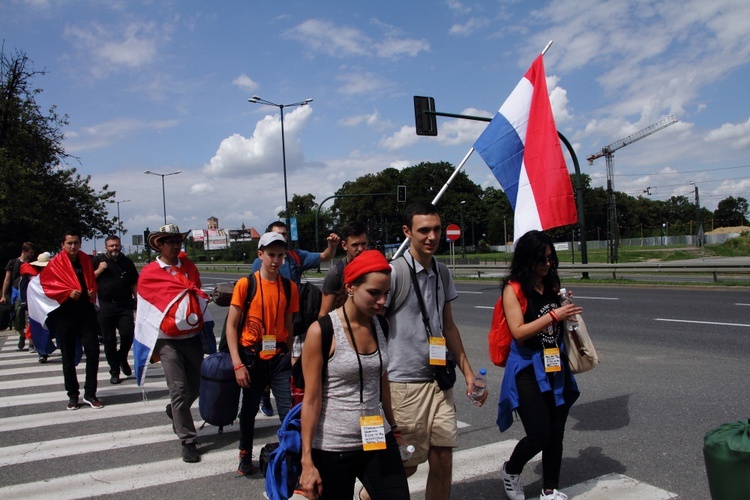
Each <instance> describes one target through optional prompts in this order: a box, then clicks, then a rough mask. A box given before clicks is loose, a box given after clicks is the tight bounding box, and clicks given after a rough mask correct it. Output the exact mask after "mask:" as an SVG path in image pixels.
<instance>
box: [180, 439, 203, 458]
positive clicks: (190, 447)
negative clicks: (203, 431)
mask: <svg viewBox="0 0 750 500" xmlns="http://www.w3.org/2000/svg"><path fill="white" fill-rule="evenodd" d="M182 461H183V462H188V463H195V462H200V461H201V454H200V452H199V451H198V447H197V446H195V443H190V444H183V445H182Z"/></svg>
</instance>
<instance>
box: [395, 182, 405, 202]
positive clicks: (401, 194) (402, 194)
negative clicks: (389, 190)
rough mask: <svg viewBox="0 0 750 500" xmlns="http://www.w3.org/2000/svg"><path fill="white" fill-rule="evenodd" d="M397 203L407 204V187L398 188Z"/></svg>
mask: <svg viewBox="0 0 750 500" xmlns="http://www.w3.org/2000/svg"><path fill="white" fill-rule="evenodd" d="M396 201H397V202H399V203H406V186H398V189H397V190H396Z"/></svg>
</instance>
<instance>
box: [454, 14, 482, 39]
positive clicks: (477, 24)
mask: <svg viewBox="0 0 750 500" xmlns="http://www.w3.org/2000/svg"><path fill="white" fill-rule="evenodd" d="M488 24H489V20H488V19H486V18H483V19H479V18H476V17H472V18H470V19H469V20H467V21H466V22H465V23H463V24H454V25H453V26H451V28H450V29H449V30H448V33H449V34H451V35H463V36H468V35H471V34H473V33H474V32H475V31H476V30H478V29H479V28H482V27H484V26H487V25H488Z"/></svg>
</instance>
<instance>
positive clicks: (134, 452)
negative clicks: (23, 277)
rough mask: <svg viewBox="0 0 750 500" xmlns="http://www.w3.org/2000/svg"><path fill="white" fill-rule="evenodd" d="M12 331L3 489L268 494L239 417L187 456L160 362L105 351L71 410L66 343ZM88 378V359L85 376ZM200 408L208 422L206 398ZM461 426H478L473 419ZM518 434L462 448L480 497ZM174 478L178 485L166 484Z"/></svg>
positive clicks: (649, 493) (632, 487) (3, 494)
mask: <svg viewBox="0 0 750 500" xmlns="http://www.w3.org/2000/svg"><path fill="white" fill-rule="evenodd" d="M10 333H11V332H7V334H5V333H4V332H0V499H5V498H8V499H16V498H23V499H34V498H56V499H74V498H92V497H99V496H104V495H108V496H111V497H112V498H125V496H127V497H132V496H133V495H135V496H137V497H139V498H143V499H148V498H164V497H165V496H167V497H172V498H174V497H177V496H182V497H185V498H202V497H221V498H240V497H245V498H262V495H263V491H264V486H263V485H264V480H263V478H262V477H260V475H259V474H256V475H254V476H251V477H249V478H246V477H239V476H237V474H236V472H235V470H236V466H237V441H238V439H239V429H238V426H237V425H233V426H228V427H226V428H225V429H224V433H223V434H219V433H218V432H217V428H216V427H212V426H205V427H204V428H203V429H200V430H199V432H198V434H199V442H200V443H201V451H202V462H201V463H199V464H188V463H184V462H183V461H182V460H181V458H180V454H179V444H178V441H177V439H176V437H175V435H174V434H173V433H172V429H171V424H170V422H169V420H168V418H167V416H166V415H165V412H164V408H165V405H166V403H167V402H168V400H169V397H168V390H167V388H166V384H165V382H164V376H163V373H162V371H161V367H160V366H159V365H158V364H157V365H155V366H153V367H151V368H150V369H149V371H148V380H147V382H146V390H145V393H144V391H142V390H141V388H138V387H136V385H135V381H134V379H133V377H129V378H126V379H123V383H122V384H120V385H110V384H109V383H108V379H109V374H108V366H107V364H106V361H105V360H104V355H103V353H102V355H101V359H100V365H99V390H98V393H97V395H98V397H99V399H101V400H102V401H103V402H104V404H105V408H104V409H103V410H97V411H94V410H93V409H91V408H89V407H88V406H83V407H81V408H80V409H79V410H77V411H67V410H66V409H65V407H66V402H67V399H68V398H67V395H66V394H65V391H64V389H63V379H62V368H61V360H60V356H59V353H54V354H53V355H52V356H50V359H49V362H48V363H47V364H39V363H38V362H37V357H36V356H35V355H33V354H30V353H29V352H28V351H18V350H17V349H16V342H15V341H14V339H15V336H13V335H10ZM83 379H84V376H83V364H81V366H80V368H79V380H80V381H81V383H82V382H83ZM193 415H194V417H195V420H196V424H197V425H199V424H200V423H201V420H200V417H199V415H198V411H197V403H196V404H195V405H194V411H193ZM278 425H279V421H278V418H277V417H265V416H263V415H261V414H259V415H258V420H257V426H256V440H255V441H256V446H255V449H254V450H253V452H254V455H255V456H256V457H257V456H258V455H259V452H260V448H261V447H262V446H263V445H264V444H265V443H267V442H271V441H274V440H275V432H276V429H277V428H278ZM461 428H462V431H463V430H470V428H471V426H470V425H469V424H466V423H464V424H462V426H461ZM515 443H516V441H515V440H504V441H498V442H493V443H488V444H484V445H481V446H477V447H472V448H467V449H460V450H457V451H456V453H455V455H454V467H453V482H454V484H457V483H465V484H468V485H471V484H472V483H473V482H476V483H477V486H476V488H481V489H482V491H484V494H482V495H476V496H475V497H476V498H503V497H504V495H503V494H502V489H501V488H502V486H501V483H500V478H499V475H498V463H499V462H500V460H501V459H502V457H507V456H508V455H509V454H510V452H511V450H512V449H513V447H514V446H515ZM488 458H491V459H488ZM427 474H428V468H427V467H426V466H422V467H420V468H419V470H418V472H417V473H416V474H415V475H414V476H412V477H411V478H410V479H409V484H410V491H411V492H412V497H413V498H418V499H419V498H424V489H425V483H426V480H427ZM480 485H481V486H480ZM472 487H473V486H472ZM165 488H170V489H169V490H167V492H165ZM564 489H565V491H566V492H567V493H568V495H569V496H570V498H583V499H589V500H594V499H604V498H618V499H620V498H626V499H627V498H633V499H635V498H638V499H669V498H677V497H676V495H675V494H673V493H670V492H667V491H664V490H660V489H658V488H655V487H653V486H650V485H647V484H643V483H639V482H638V481H636V480H634V479H632V478H628V477H626V476H621V475H616V474H612V475H608V476H602V477H599V478H596V479H593V480H591V481H587V482H585V483H580V484H577V485H573V486H569V487H566V488H564ZM461 491H467V490H466V489H462V490H461ZM613 492H616V493H615V494H613ZM485 495H486V496H485ZM454 497H455V498H463V497H462V496H455V495H454Z"/></svg>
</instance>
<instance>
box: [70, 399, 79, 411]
mask: <svg viewBox="0 0 750 500" xmlns="http://www.w3.org/2000/svg"><path fill="white" fill-rule="evenodd" d="M79 406H81V405H80V404H79V403H78V396H75V397H72V398H70V400H69V401H68V410H77V409H78V407H79Z"/></svg>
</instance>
